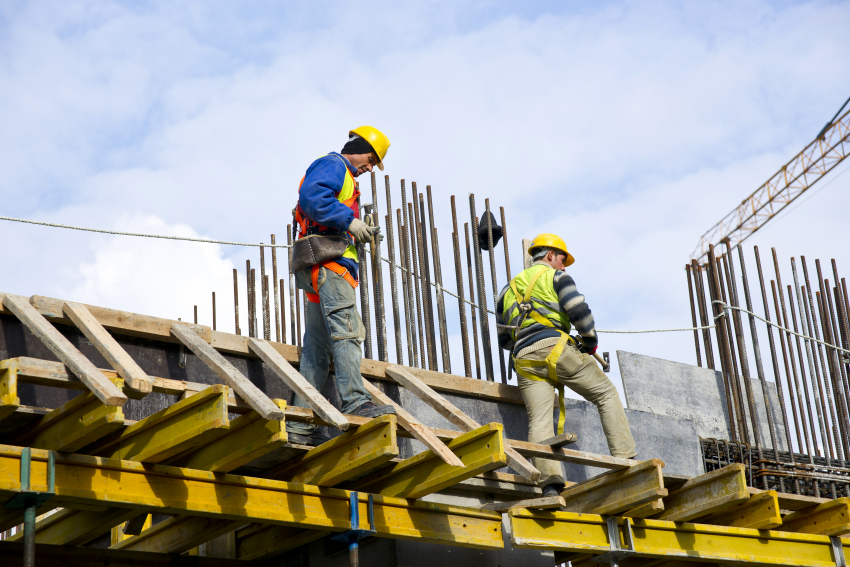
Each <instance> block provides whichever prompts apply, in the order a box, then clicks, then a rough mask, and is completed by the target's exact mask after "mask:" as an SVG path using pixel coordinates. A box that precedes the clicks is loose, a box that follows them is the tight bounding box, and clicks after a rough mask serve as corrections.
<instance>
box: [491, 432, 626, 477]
mask: <svg viewBox="0 0 850 567" xmlns="http://www.w3.org/2000/svg"><path fill="white" fill-rule="evenodd" d="M507 442H508V443H509V444H510V446H511V448H512V449H514V450H516V452H517V453H519V454H520V455H522V456H523V457H541V458H543V459H550V460H552V461H561V462H564V463H575V464H577V465H585V466H589V467H599V468H603V469H611V470H623V469H627V468H629V467H633V466H635V465H638V464H640V463H641V462H642V461H636V460H635V459H624V458H622V457H611V456H610V455H599V454H597V453H588V452H586V451H575V450H573V449H564V448H558V447H550V446H549V445H543V444H542V443H531V442H529V441H518V440H516V439H508V440H507Z"/></svg>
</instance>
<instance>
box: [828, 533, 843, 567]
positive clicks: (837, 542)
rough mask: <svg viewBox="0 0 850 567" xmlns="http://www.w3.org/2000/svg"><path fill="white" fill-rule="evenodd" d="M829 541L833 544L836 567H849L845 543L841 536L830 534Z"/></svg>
mask: <svg viewBox="0 0 850 567" xmlns="http://www.w3.org/2000/svg"><path fill="white" fill-rule="evenodd" d="M829 543H830V544H831V545H832V558H833V559H834V560H835V567H847V559H846V558H845V557H844V544H843V543H842V542H841V538H840V537H839V536H830V538H829Z"/></svg>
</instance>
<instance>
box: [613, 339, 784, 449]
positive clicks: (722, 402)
mask: <svg viewBox="0 0 850 567" xmlns="http://www.w3.org/2000/svg"><path fill="white" fill-rule="evenodd" d="M617 361H618V362H619V364H620V375H621V376H622V379H623V388H624V389H625V394H626V403H627V404H628V406H629V408H630V409H632V410H639V411H645V412H652V413H653V414H656V415H664V416H668V417H673V418H681V419H684V420H688V421H690V422H691V423H693V425H694V427H695V428H696V431H697V434H698V435H699V436H700V437H705V438H717V439H731V432H730V430H729V425H728V424H729V416H728V412H727V406H726V390H725V388H724V385H723V376H722V374H721V373H720V372H718V371H715V370H711V369H709V368H700V367H697V366H691V365H689V364H682V363H679V362H671V361H669V360H663V359H660V358H653V357H651V356H644V355H641V354H634V353H631V352H625V351H620V350H618V351H617ZM750 383H751V385H752V390H753V398H754V400H755V405H756V413H757V415H758V420H759V427H760V429H761V443H762V445H763V446H765V447H771V448H772V446H773V445H772V443H771V440H770V430H769V428H768V420H767V413H766V410H765V402H764V394H763V390H762V384H761V382H760V381H759V380H751V381H750ZM741 388H742V390H744V400H745V412H746V416H747V423H748V424H749V423H751V421H750V411H749V407H748V404H747V403H746V399H747V398H746V390H745V389H744V385H743V382H742V384H741ZM767 388H768V395H769V396H770V400H771V407H772V408H773V416H774V420H775V427H776V434H777V444H778V445H779V447H778V448H779V449H780V450H782V451H787V450H788V443H787V442H786V439H785V434H784V431H785V429H784V427H785V426H784V424H783V421H782V409H781V406H780V405H779V398H778V396H777V394H776V384H774V383H773V382H767ZM750 435H752V431H751V432H750ZM751 440H754V438H752V437H751Z"/></svg>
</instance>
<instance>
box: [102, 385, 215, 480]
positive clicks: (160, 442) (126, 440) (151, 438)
mask: <svg viewBox="0 0 850 567" xmlns="http://www.w3.org/2000/svg"><path fill="white" fill-rule="evenodd" d="M226 392H227V386H223V385H221V384H215V385H212V386H210V387H209V388H207V389H206V390H204V391H203V392H199V393H197V394H195V395H194V396H190V397H188V398H186V399H185V400H181V401H179V402H177V403H176V404H172V405H170V406H168V407H167V408H165V409H163V410H160V411H158V412H156V413H155V414H153V415H151V416H149V417H146V418H144V419H142V420H139V421H137V422H136V423H134V424H133V425H131V426H130V427H128V428H126V429H125V430H124V431H121V432H118V433H116V434H113V435H112V436H110V437H108V438H106V439H103V440H101V441H99V442H98V443H95V444H94V445H93V446H90V447H88V448H87V452H89V453H91V454H94V455H100V456H102V457H107V458H110V459H121V460H134V461H142V462H146V463H160V462H163V461H165V460H166V459H169V458H171V457H174V456H177V455H180V454H181V453H184V452H186V451H189V450H190V449H194V448H198V447H202V446H203V445H205V444H206V443H207V442H208V441H210V440H212V439H215V438H216V437H217V436H218V434H219V432H217V431H216V429H227V428H228V426H229V424H230V420H229V419H228V416H227V403H226V401H225V400H226V399H227V393H226Z"/></svg>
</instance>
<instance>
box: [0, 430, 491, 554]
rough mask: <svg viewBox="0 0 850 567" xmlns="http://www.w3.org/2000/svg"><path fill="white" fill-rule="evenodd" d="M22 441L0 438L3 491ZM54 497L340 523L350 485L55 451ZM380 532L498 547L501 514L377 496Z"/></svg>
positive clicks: (40, 468)
mask: <svg viewBox="0 0 850 567" xmlns="http://www.w3.org/2000/svg"><path fill="white" fill-rule="evenodd" d="M21 452H22V448H20V447H12V446H8V445H0V496H3V497H6V498H8V497H11V496H13V495H15V494H16V493H18V492H20V490H21V489H22V487H21V476H20V467H21ZM47 457H48V452H47V451H44V450H39V449H33V450H32V469H31V479H32V480H31V486H32V488H31V489H32V490H36V491H46V490H47ZM55 492H56V496H54V498H53V500H52V502H53V503H55V504H57V505H60V506H63V505H65V504H66V503H68V504H72V505H73V504H75V503H79V504H89V505H108V506H112V507H121V508H135V509H136V510H137V511H150V512H155V513H161V514H188V515H197V516H209V517H215V518H220V519H226V520H227V519H229V520H236V521H248V522H257V523H268V524H277V525H284V526H292V527H301V528H310V529H319V530H325V531H338V532H341V531H345V530H348V529H350V527H351V516H350V511H349V509H348V501H349V498H350V494H351V493H350V492H349V491H346V490H340V489H335V488H320V487H317V486H310V485H303V484H296V483H289V482H284V481H277V480H268V479H260V478H249V477H242V476H236V475H228V474H218V473H211V472H206V471H197V470H191V469H181V468H177V467H168V466H163V465H150V464H143V463H138V462H132V461H119V460H115V459H105V458H102V457H90V456H85V455H65V454H60V455H58V456H57V458H56V472H55ZM367 500H368V495H366V494H361V495H360V503H359V507H360V510H359V514H360V521H361V523H360V526H359V527H360V528H361V529H367V528H368V516H367ZM374 500H375V513H374V517H375V528H376V530H377V533H378V535H379V536H381V537H390V538H402V539H412V540H418V541H426V542H432V543H444V544H449V545H459V546H464V547H473V548H480V549H490V548H501V547H503V543H502V530H501V515H500V514H498V513H495V512H487V511H482V510H475V509H471V508H464V507H461V506H448V505H444V504H436V503H432V502H411V501H409V500H406V499H404V498H391V497H387V496H376V497H375V499H374Z"/></svg>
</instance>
